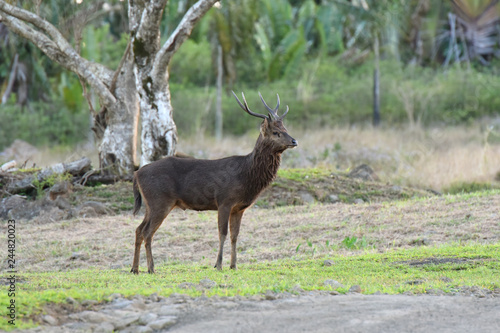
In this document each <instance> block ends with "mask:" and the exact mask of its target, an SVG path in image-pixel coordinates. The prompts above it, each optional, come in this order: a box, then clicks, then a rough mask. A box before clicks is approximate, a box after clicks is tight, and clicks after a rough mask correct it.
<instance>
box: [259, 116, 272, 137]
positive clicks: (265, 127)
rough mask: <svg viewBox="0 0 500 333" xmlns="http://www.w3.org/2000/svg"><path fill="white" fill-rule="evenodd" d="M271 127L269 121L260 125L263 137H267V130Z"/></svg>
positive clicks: (266, 120)
mask: <svg viewBox="0 0 500 333" xmlns="http://www.w3.org/2000/svg"><path fill="white" fill-rule="evenodd" d="M269 126H270V124H269V119H267V118H266V119H264V121H263V122H262V124H261V125H260V133H261V134H262V135H266V130H267V128H268V127H269Z"/></svg>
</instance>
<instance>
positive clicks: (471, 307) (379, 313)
mask: <svg viewBox="0 0 500 333" xmlns="http://www.w3.org/2000/svg"><path fill="white" fill-rule="evenodd" d="M226 303H227V302H219V303H214V304H213V306H200V307H196V308H194V309H193V310H191V311H189V312H187V313H186V314H185V315H184V316H183V317H182V319H181V320H180V321H179V322H178V323H177V324H176V325H175V326H173V327H172V328H171V329H170V330H169V332H218V333H221V332H333V331H335V332H454V333H456V332H469V333H470V332H500V315H499V314H500V299H498V298H495V299H478V298H475V297H463V296H458V297H439V296H419V297H417V296H404V295H400V296H387V295H379V296H365V295H347V296H335V297H332V296H319V297H300V298H289V299H283V300H276V301H261V302H240V304H238V305H235V306H234V307H233V306H232V305H231V304H230V305H229V307H228V305H227V304H226Z"/></svg>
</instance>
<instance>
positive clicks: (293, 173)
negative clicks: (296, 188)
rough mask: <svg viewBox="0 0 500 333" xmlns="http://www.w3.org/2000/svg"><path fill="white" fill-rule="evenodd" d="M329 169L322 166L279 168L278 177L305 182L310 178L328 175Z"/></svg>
mask: <svg viewBox="0 0 500 333" xmlns="http://www.w3.org/2000/svg"><path fill="white" fill-rule="evenodd" d="M330 175H331V171H328V170H326V169H322V168H308V169H279V170H278V177H279V178H284V179H288V180H292V181H295V182H300V183H305V182H307V181H310V180H311V179H323V178H325V177H329V176H330Z"/></svg>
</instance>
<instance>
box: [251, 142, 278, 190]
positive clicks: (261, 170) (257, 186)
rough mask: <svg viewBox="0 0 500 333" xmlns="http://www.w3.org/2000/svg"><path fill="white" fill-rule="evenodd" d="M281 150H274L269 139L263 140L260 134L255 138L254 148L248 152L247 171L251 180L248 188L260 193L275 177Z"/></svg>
mask: <svg viewBox="0 0 500 333" xmlns="http://www.w3.org/2000/svg"><path fill="white" fill-rule="evenodd" d="M281 153H282V151H278V150H276V147H274V146H273V142H272V141H271V140H265V139H264V138H263V136H262V134H261V135H259V138H258V139H257V143H256V144H255V148H254V149H253V151H252V153H250V155H249V158H250V161H249V162H250V169H249V172H248V176H249V179H250V180H251V182H249V184H250V188H249V189H248V190H250V191H251V192H253V193H260V192H261V191H262V190H264V189H265V188H266V187H267V186H269V184H271V182H272V181H273V180H274V179H275V178H276V174H277V173H278V168H279V167H280V163H281Z"/></svg>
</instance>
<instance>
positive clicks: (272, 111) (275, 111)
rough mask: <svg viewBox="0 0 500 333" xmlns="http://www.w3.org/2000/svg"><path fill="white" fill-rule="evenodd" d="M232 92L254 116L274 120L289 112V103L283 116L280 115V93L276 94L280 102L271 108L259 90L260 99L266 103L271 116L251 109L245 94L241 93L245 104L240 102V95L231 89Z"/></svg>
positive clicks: (237, 100)
mask: <svg viewBox="0 0 500 333" xmlns="http://www.w3.org/2000/svg"><path fill="white" fill-rule="evenodd" d="M231 92H232V93H233V96H234V98H236V102H238V104H239V105H240V106H241V108H242V109H243V110H245V111H246V112H247V113H249V114H250V115H252V116H255V117H259V118H262V119H268V120H273V119H274V120H283V118H284V117H285V116H286V114H287V113H288V110H289V109H288V105H287V106H286V111H285V113H283V114H282V115H281V116H278V108H279V107H280V96H279V95H278V94H276V97H277V98H278V103H277V104H276V107H275V108H274V109H271V108H270V107H269V106H268V105H267V103H266V101H264V98H263V97H262V95H261V93H260V92H259V96H260V100H261V101H262V103H264V105H265V107H266V109H267V110H268V111H269V116H265V115H263V114H260V113H255V112H253V111H252V110H250V108H249V107H248V104H247V101H246V99H245V94H243V93H241V96H242V97H243V102H244V104H243V103H241V102H240V100H239V99H238V96H236V94H235V93H234V91H231Z"/></svg>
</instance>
